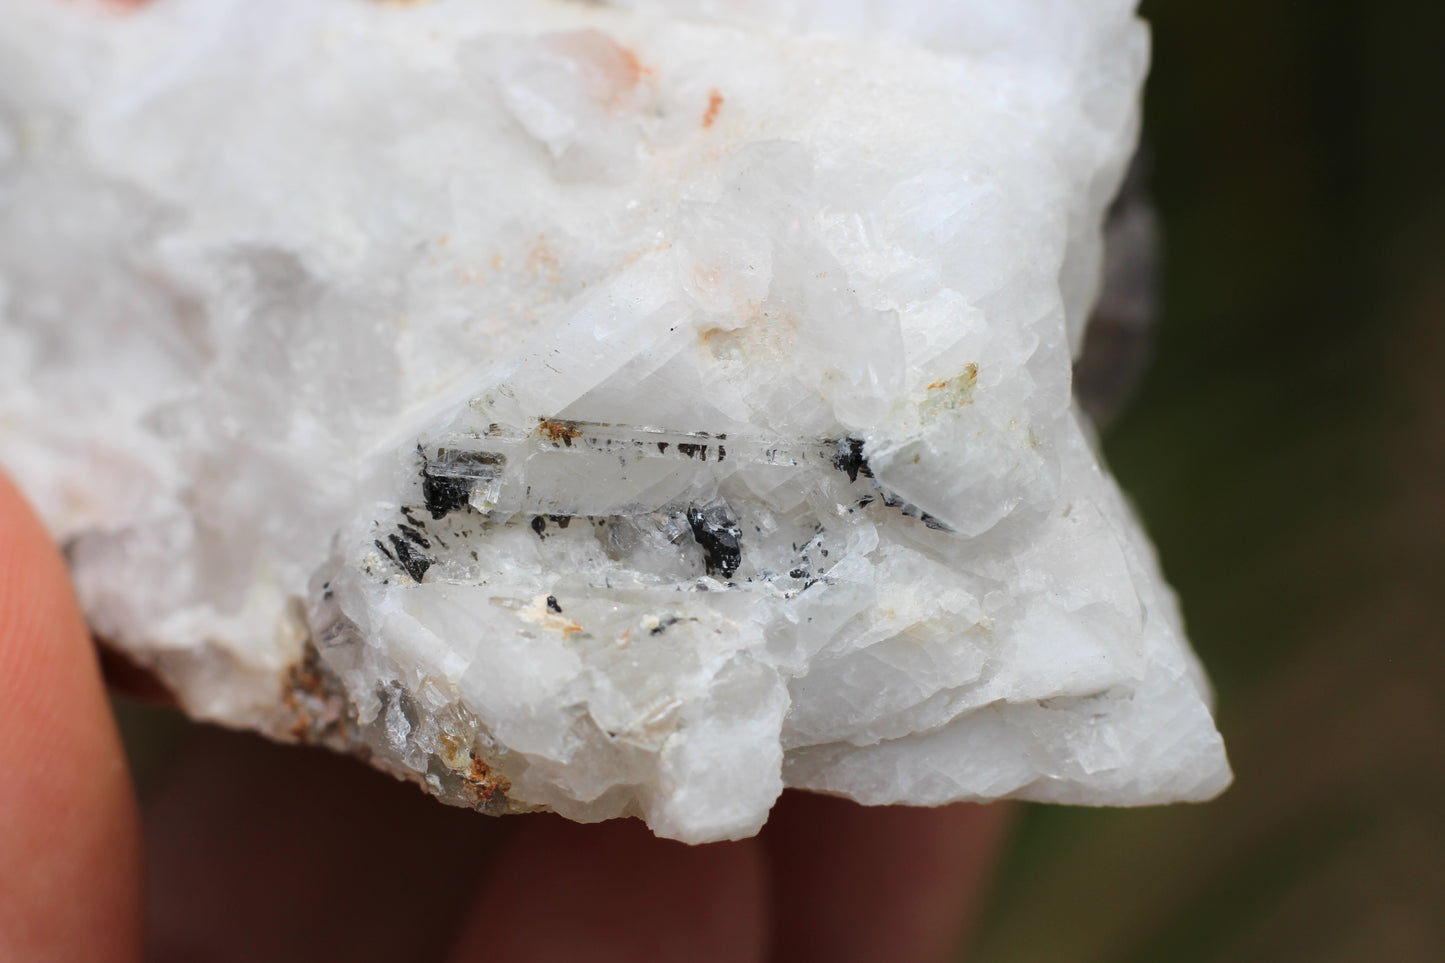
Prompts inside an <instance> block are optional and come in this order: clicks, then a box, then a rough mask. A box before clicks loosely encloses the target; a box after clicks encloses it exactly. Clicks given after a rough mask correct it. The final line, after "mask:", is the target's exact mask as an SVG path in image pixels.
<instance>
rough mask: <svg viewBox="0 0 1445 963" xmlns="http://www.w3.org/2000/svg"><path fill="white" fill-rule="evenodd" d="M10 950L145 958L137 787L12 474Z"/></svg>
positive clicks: (0, 734)
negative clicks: (142, 927) (136, 801)
mask: <svg viewBox="0 0 1445 963" xmlns="http://www.w3.org/2000/svg"><path fill="white" fill-rule="evenodd" d="M0 773H3V774H4V775H3V777H0V779H3V782H0V959H4V960H27V961H37V963H39V961H63V960H97V959H103V960H116V961H125V960H133V959H137V958H138V957H139V955H140V938H141V937H140V934H141V925H140V920H141V911H140V899H141V896H140V845H139V835H138V825H137V821H136V809H135V798H134V791H133V789H132V786H131V781H130V775H129V772H128V771H127V768H126V762H125V756H124V753H123V750H122V748H121V743H120V738H119V735H118V734H117V731H116V726H115V720H114V717H113V716H112V715H111V711H110V704H109V702H108V701H107V699H106V696H105V689H104V686H103V685H102V683H101V679H100V671H99V667H98V663H97V660H96V655H95V650H94V647H93V646H92V644H91V640H90V633H89V631H88V630H87V629H86V626H85V622H84V621H83V619H82V618H81V615H80V612H79V610H78V609H77V607H76V603H75V599H74V596H73V594H72V592H71V589H70V583H69V580H68V577H67V574H66V569H65V564H64V562H63V561H62V560H61V557H60V553H59V552H58V551H57V550H56V548H55V546H54V545H53V544H52V542H51V540H50V537H49V535H48V533H47V532H46V531H45V529H44V528H43V527H42V526H41V524H40V522H39V521H38V520H37V519H36V518H35V516H34V514H33V513H32V512H31V511H30V509H29V507H28V506H27V505H26V504H25V501H24V499H23V497H22V496H21V495H20V493H19V492H18V491H17V490H16V489H15V487H14V486H13V484H11V483H10V481H9V480H8V479H6V478H4V477H3V476H0Z"/></svg>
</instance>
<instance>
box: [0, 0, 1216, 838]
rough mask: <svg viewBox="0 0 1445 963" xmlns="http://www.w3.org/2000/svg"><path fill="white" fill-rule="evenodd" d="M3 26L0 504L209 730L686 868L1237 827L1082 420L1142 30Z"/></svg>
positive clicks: (795, 17)
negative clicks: (878, 849) (1024, 803)
mask: <svg viewBox="0 0 1445 963" xmlns="http://www.w3.org/2000/svg"><path fill="white" fill-rule="evenodd" d="M0 19H3V22H4V24H5V27H4V29H3V30H0V460H3V462H4V464H5V466H6V467H7V468H8V469H9V470H10V471H11V472H13V473H14V474H15V475H16V477H17V478H18V479H19V481H20V482H21V484H22V485H23V487H24V488H25V490H26V491H27V492H28V493H29V495H30V496H31V497H32V498H33V499H34V500H35V502H36V503H37V504H38V506H39V507H40V508H41V510H42V512H43V514H44V516H45V518H46V519H47V521H48V523H49V525H50V526H51V527H52V528H53V530H54V532H55V534H56V536H57V538H59V539H61V540H62V541H63V543H64V544H65V545H66V547H67V552H68V556H69V559H70V561H71V564H72V567H73V571H74V575H75V579H76V582H77V585H78V588H79V592H80V595H81V598H82V602H83V605H84V607H85V610H86V612H87V614H88V616H89V618H90V620H91V623H92V625H93V626H94V628H95V630H96V632H97V634H99V635H100V636H102V637H103V638H105V639H106V640H108V641H109V642H110V643H111V644H113V645H116V646H118V647H120V648H122V649H123V650H124V651H126V652H128V653H129V654H131V655H132V656H133V657H134V658H135V659H137V660H138V661H140V662H142V663H143V664H145V665H146V666H148V667H150V668H151V669H152V670H153V671H155V672H156V673H157V674H158V675H159V676H160V677H162V678H163V679H164V680H165V681H166V682H167V683H168V684H169V685H170V686H171V687H172V688H173V689H174V690H175V692H176V693H177V694H178V697H179V698H180V700H181V701H182V702H183V704H184V705H185V707H186V708H187V709H188V710H189V711H190V712H191V713H193V714H194V715H196V716H198V717H201V718H206V719H213V720H219V721H221V722H225V723H228V724H232V725H237V726H245V727H250V728H254V729H258V730H261V731H263V732H267V733H269V734H271V735H272V736H275V737H277V738H283V739H303V740H313V741H321V742H324V743H327V744H329V745H332V746H335V747H337V748H340V749H343V750H347V751H352V752H356V753H359V754H362V755H365V756H368V757H369V758H370V759H371V761H372V762H373V763H375V764H376V765H378V766H380V767H382V768H384V769H387V770H389V771H391V772H393V773H395V774H397V775H399V776H402V777H405V778H410V779H413V780H415V781H417V782H419V783H421V784H423V785H424V786H426V787H427V788H428V789H429V791H431V792H432V793H434V794H435V795H437V796H439V797H441V798H442V799H444V800H447V801H449V802H454V803H460V804H465V805H471V806H476V807H478V808H480V809H484V810H486V811H490V812H505V811H516V810H526V809H539V808H545V809H552V810H556V811H558V812H561V813H563V814H565V815H567V816H569V817H572V818H574V819H580V820H596V819H603V818H608V817H612V816H617V815H637V816H640V817H642V818H643V819H645V820H646V821H647V823H648V824H649V825H650V826H651V827H652V828H653V829H654V830H655V831H656V832H658V833H659V834H662V835H666V836H671V837H676V838H679V839H684V840H688V841H694V842H697V841H705V840H711V839H720V838H729V837H738V836H745V835H748V834H750V833H753V832H755V831H756V830H757V829H758V827H759V826H760V825H761V824H762V822H763V821H764V820H765V818H766V816H767V812H768V809H769V807H770V806H771V804H772V802H773V800H774V799H775V798H776V797H777V795H778V793H779V792H780V791H781V790H782V788H783V787H784V786H797V787H806V788H810V789H815V790H820V791H823V792H829V793H836V794H841V795H846V796H850V797H852V798H855V799H858V800H861V801H863V802H866V803H878V804H883V803H899V802H905V803H921V804H934V803H942V802H947V801H950V800H959V799H987V798H993V797H1001V796H1013V797H1022V798H1029V799H1039V800H1053V801H1060V802H1075V803H1117V804H1140V803H1153V802H1166V801H1172V800H1186V799H1202V798H1206V797H1209V796H1211V795H1213V794H1215V793H1217V792H1218V791H1220V790H1221V789H1222V788H1223V787H1224V786H1225V785H1226V784H1227V782H1228V780H1229V771H1228V766H1227V763H1226V761H1225V757H1224V752H1223V747H1222V744H1221V741H1220V739H1219V736H1218V734H1217V733H1216V732H1215V729H1214V726H1213V723H1212V721H1211V718H1210V713H1209V708H1208V701H1209V696H1208V690H1207V684H1206V682H1205V680H1204V678H1203V675H1202V673H1201V671H1200V669H1199V667H1198V665H1197V664H1196V662H1195V660H1194V658H1193V656H1192V655H1191V654H1190V652H1189V650H1188V647H1187V645H1186V643H1185V641H1184V637H1183V634H1182V629H1181V626H1180V622H1179V618H1178V614H1177V611H1176V608H1175V604H1174V601H1173V598H1172V596H1171V594H1170V592H1169V590H1168V588H1167V587H1166V586H1165V584H1164V582H1163V581H1162V579H1161V576H1160V574H1159V571H1158V568H1157V566H1156V563H1155V560H1154V557H1153V555H1152V552H1151V549H1150V547H1149V545H1148V543H1147V541H1146V540H1145V538H1144V536H1143V535H1142V533H1141V531H1140V528H1139V526H1138V524H1137V522H1136V521H1135V519H1134V516H1133V515H1132V514H1131V512H1130V510H1129V508H1128V506H1127V505H1126V504H1125V502H1124V500H1123V499H1122V497H1121V495H1120V493H1119V491H1118V490H1117V488H1116V486H1115V484H1114V482H1113V481H1112V479H1111V478H1110V477H1109V476H1108V475H1107V474H1106V473H1105V471H1104V470H1103V469H1102V468H1101V467H1100V464H1099V460H1098V457H1097V453H1096V452H1095V450H1094V449H1093V447H1092V443H1091V437H1090V432H1089V429H1088V427H1087V426H1086V425H1085V424H1084V423H1082V421H1081V416H1080V415H1079V414H1078V413H1077V411H1076V410H1075V408H1074V405H1073V403H1072V402H1071V397H1070V362H1071V353H1072V352H1073V351H1074V350H1075V349H1076V348H1077V346H1078V344H1079V343H1080V340H1081V337H1082V332H1083V325H1084V322H1085V319H1086V318H1087V316H1088V313H1089V308H1090V305H1091V303H1092V300H1093V297H1094V294H1095V288H1096V286H1097V283H1096V282H1097V277H1098V274H1099V264H1100V253H1101V245H1100V239H1099V230H1100V222H1101V218H1102V213H1103V211H1104V209H1105V207H1106V205H1107V204H1108V202H1109V200H1110V198H1111V196H1112V194H1113V193H1114V191H1115V189H1116V187H1117V185H1118V182H1119V180H1120V178H1121V176H1122V173H1123V169H1124V166H1125V162H1126V159H1127V158H1128V156H1129V155H1130V153H1131V151H1132V147H1133V143H1134V138H1135V127H1136V122H1137V113H1136V111H1137V98H1138V91H1139V86H1140V83H1141V80H1142V77H1143V73H1144V70H1145V65H1146V61H1147V47H1148V45H1147V37H1146V33H1145V31H1144V28H1143V26H1142V25H1141V24H1140V23H1139V22H1137V21H1136V20H1135V19H1134V17H1133V13H1132V9H1131V4H1129V3H1126V2H1121V0H1096V2H1088V3H1078V2H1072V0H1070V2H1064V0H1011V2H1009V3H1006V4H1005V3H998V2H996V0H960V2H957V3H951V4H936V3H932V2H928V0H917V2H898V0H857V2H853V3H836V2H832V0H794V2H792V3H774V2H763V0H635V2H618V3H612V4H598V3H583V2H577V0H526V2H520V0H518V2H507V3H479V2H466V0H433V2H423V3H410V4H398V3H378V2H372V0H307V2H305V3H296V2H292V0H165V2H159V3H154V4H151V5H149V6H145V7H142V8H140V9H139V10H138V11H135V12H131V13H127V14H119V13H116V12H114V10H112V11H111V12H104V11H102V10H101V9H100V8H97V7H94V6H87V5H85V4H58V3H49V2H42V0H0Z"/></svg>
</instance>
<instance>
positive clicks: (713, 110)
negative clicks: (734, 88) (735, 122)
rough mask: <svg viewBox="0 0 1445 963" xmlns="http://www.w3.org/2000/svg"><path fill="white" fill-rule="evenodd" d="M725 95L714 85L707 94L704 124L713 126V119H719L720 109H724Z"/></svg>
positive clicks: (703, 116) (704, 125) (703, 117)
mask: <svg viewBox="0 0 1445 963" xmlns="http://www.w3.org/2000/svg"><path fill="white" fill-rule="evenodd" d="M722 105H723V95H722V93H721V92H720V91H719V90H718V89H717V88H716V87H714V88H713V89H712V90H711V91H710V92H709V93H708V95H707V111H706V112H705V113H704V114H703V115H702V126H703V127H711V126H712V123H713V121H715V120H717V114H718V111H720V110H722Z"/></svg>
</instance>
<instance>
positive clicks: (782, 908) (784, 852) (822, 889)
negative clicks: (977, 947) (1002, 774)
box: [762, 792, 1011, 963]
mask: <svg viewBox="0 0 1445 963" xmlns="http://www.w3.org/2000/svg"><path fill="white" fill-rule="evenodd" d="M1010 814H1011V810H1010V808H1009V807H1008V806H1007V804H998V803H994V804H989V805H976V804H972V803H958V804H954V805H951V806H939V807H937V808H932V809H929V808H920V807H914V806H877V807H867V806H860V805H858V804H857V803H855V802H852V801H850V800H847V799H838V798H834V797H829V796H821V795H816V794H813V793H804V792H787V793H784V794H783V797H782V799H781V800H780V801H779V803H778V805H777V806H776V807H775V808H774V810H773V814H772V817H771V818H770V819H769V821H768V825H767V826H766V827H765V828H764V830H763V836H762V838H763V841H764V844H765V845H766V847H767V851H768V855H769V857H770V859H771V864H772V871H773V877H774V880H775V884H776V887H777V902H776V905H775V913H776V915H777V926H776V929H775V933H774V945H773V958H774V959H776V960H787V961H790V963H794V961H796V963H807V961H812V960H818V961H825V960H826V961H828V963H849V961H859V963H861V961H871V960H882V959H886V960H896V961H898V963H925V961H942V960H947V959H952V958H953V955H954V953H955V951H956V949H957V947H958V945H959V943H960V941H961V940H963V939H964V938H965V936H966V933H967V931H968V929H969V927H970V925H971V924H972V923H973V920H974V915H975V913H976V911H977V909H978V906H979V904H980V903H981V900H982V896H983V894H984V891H985V889H986V887H987V884H988V882H989V879H990V877H991V875H992V870H993V867H994V864H995V863H996V861H997V858H998V854H999V852H1000V850H1001V848H1002V844H1003V841H1004V838H1005V835H1006V831H1007V826H1008V823H1009V821H1010Z"/></svg>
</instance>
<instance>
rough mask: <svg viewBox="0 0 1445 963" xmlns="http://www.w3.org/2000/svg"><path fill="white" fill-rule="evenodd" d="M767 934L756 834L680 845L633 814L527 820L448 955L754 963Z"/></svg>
mask: <svg viewBox="0 0 1445 963" xmlns="http://www.w3.org/2000/svg"><path fill="white" fill-rule="evenodd" d="M767 930H768V919H767V893H766V889H765V882H764V860H763V857H762V853H761V850H760V848H759V847H758V845H757V842H756V840H743V841H741V842H736V843H712V844H708V845H703V846H687V845H684V844H682V843H677V842H673V841H671V840H666V839H658V838H657V837H655V836H653V835H652V833H651V832H650V831H649V830H648V829H647V828H646V827H645V826H643V825H642V824H641V823H640V822H638V821H636V820H631V819H618V820H612V821H609V822H605V823H598V824H594V825H586V826H584V825H579V824H576V823H571V822H567V821H566V820H563V819H561V818H560V817H556V816H550V815H548V816H542V815H536V816H525V817H519V825H518V826H517V831H516V833H515V835H514V836H513V837H512V839H511V840H510V841H509V842H508V844H507V845H506V847H505V848H504V849H503V851H502V853H501V854H499V857H498V859H497V860H496V862H495V864H494V865H493V866H492V867H491V869H490V871H489V872H488V875H487V878H486V880H485V881H484V883H483V885H482V888H481V891H480V893H479V896H478V901H477V906H476V910H475V912H474V914H473V916H472V918H471V920H470V921H469V922H468V924H467V925H466V927H465V929H464V930H463V933H462V937H461V939H460V940H459V941H458V943H457V945H456V949H455V952H454V954H453V956H452V959H453V960H454V961H455V963H471V961H480V960H491V959H505V960H509V961H514V963H527V961H537V963H542V961H554V960H578V961H582V960H586V961H588V963H661V961H672V960H688V961H691V963H761V961H762V960H763V959H764V958H765V955H766V944H767Z"/></svg>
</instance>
